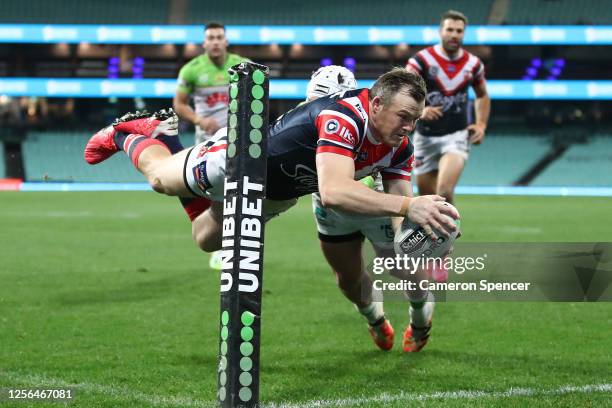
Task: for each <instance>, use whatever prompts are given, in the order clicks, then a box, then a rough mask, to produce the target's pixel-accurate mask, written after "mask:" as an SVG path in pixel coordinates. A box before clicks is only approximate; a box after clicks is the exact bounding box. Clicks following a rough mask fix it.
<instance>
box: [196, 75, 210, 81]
mask: <svg viewBox="0 0 612 408" xmlns="http://www.w3.org/2000/svg"><path fill="white" fill-rule="evenodd" d="M198 82H200V83H204V82H208V74H202V75H200V76H199V77H198Z"/></svg>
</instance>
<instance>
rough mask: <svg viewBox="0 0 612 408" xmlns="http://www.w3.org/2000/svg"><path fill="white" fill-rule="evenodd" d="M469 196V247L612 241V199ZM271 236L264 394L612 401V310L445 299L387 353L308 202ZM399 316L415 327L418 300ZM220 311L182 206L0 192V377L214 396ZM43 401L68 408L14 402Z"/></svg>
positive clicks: (132, 399)
mask: <svg viewBox="0 0 612 408" xmlns="http://www.w3.org/2000/svg"><path fill="white" fill-rule="evenodd" d="M457 204H458V207H459V209H460V210H461V212H462V217H463V221H462V227H463V232H464V236H463V238H462V239H464V240H466V241H543V242H550V241H560V242H564V241H567V242H572V241H585V242H590V241H612V231H611V229H610V214H611V212H610V209H611V208H612V199H603V198H602V199H595V198H588V199H586V198H584V199H582V198H528V197H459V199H458V203H457ZM266 232H267V234H266V254H265V255H266V256H265V279H264V299H263V314H262V349H261V356H262V366H261V372H262V375H261V399H262V401H263V402H264V403H266V404H268V405H273V406H274V405H277V406H280V405H289V404H293V405H294V406H296V407H306V406H313V407H314V406H345V407H352V406H364V407H383V406H385V407H386V406H392V407H405V406H409V405H411V406H412V405H419V406H453V407H454V406H456V407H463V406H482V407H491V406H554V407H562V406H567V407H570V406H571V407H576V406H580V407H582V406H606V405H607V406H611V405H612V403H611V402H610V401H611V400H612V353H611V350H612V304H610V303H543V302H540V303H492V302H488V303H442V304H439V305H438V307H437V310H436V315H435V319H434V328H433V332H432V338H431V341H430V343H429V344H428V346H427V347H426V348H425V349H424V350H423V352H421V353H417V354H413V355H407V354H403V353H401V352H400V351H399V349H400V347H399V344H396V348H395V349H394V350H393V351H391V352H388V353H384V352H380V351H378V350H377V349H375V347H374V345H373V343H372V342H371V340H370V338H369V335H368V334H367V331H366V326H365V323H364V321H363V320H362V319H361V317H359V316H358V315H357V313H356V312H355V310H354V309H353V307H352V305H351V304H349V303H348V302H347V301H345V300H344V298H343V297H342V295H341V294H340V292H339V291H338V289H337V288H336V286H335V281H334V278H333V276H332V274H331V273H330V271H329V269H328V267H327V266H326V264H325V261H324V259H323V257H322V255H321V254H320V251H319V248H318V241H317V238H316V232H315V226H314V222H313V219H312V214H311V210H310V202H309V200H308V199H307V200H302V201H301V202H300V203H299V205H298V206H297V207H296V208H294V209H292V210H291V211H290V212H289V213H287V214H285V215H283V216H282V217H280V218H279V219H276V220H274V221H272V222H271V223H270V224H269V225H268V227H267V231H266ZM386 312H387V315H388V316H389V318H390V319H391V321H392V322H393V323H394V326H395V329H396V332H399V333H398V334H399V335H401V331H402V330H403V327H404V326H405V325H406V324H407V311H406V305H405V304H402V303H399V302H395V303H389V304H388V305H387V306H386ZM218 321H219V277H218V272H213V271H211V270H209V269H208V267H207V256H206V255H205V254H203V253H201V252H200V251H199V250H198V249H197V248H196V247H195V245H194V244H192V242H191V233H190V225H189V223H188V221H187V219H186V217H185V216H184V214H183V213H182V211H181V210H180V209H179V206H178V202H177V201H176V200H174V199H171V198H167V197H162V196H158V195H155V194H152V193H1V194H0V388H2V387H11V388H32V387H46V388H49V387H53V388H58V387H65V386H69V385H70V386H72V387H73V388H74V389H75V390H76V394H75V400H74V402H73V403H72V404H70V405H69V406H78V407H183V406H188V407H199V406H210V405H211V404H213V402H214V401H215V399H216V397H215V393H216V381H217V376H216V368H217V367H216V364H217V352H218ZM397 340H398V343H399V338H398V339H397ZM597 385H600V387H599V388H597V387H589V386H597ZM30 405H31V406H34V407H43V406H58V405H57V404H53V403H48V404H43V403H30V404H28V403H27V402H18V403H13V405H11V403H9V402H2V401H0V407H4V406H15V407H25V406H30Z"/></svg>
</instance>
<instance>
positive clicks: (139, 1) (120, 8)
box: [0, 0, 169, 24]
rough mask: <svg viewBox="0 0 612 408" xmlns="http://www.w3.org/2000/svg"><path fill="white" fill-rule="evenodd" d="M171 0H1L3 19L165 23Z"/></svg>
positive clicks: (94, 22) (0, 7)
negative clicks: (60, 0)
mask: <svg viewBox="0 0 612 408" xmlns="http://www.w3.org/2000/svg"><path fill="white" fill-rule="evenodd" d="M168 9H169V0H130V1H124V0H104V1H97V0H94V1H92V0H63V1H62V2H61V4H58V2H56V1H49V0H29V1H13V0H11V1H0V23H21V24H25V23H30V24H35V23H38V24H165V23H167V18H168V17H167V16H168Z"/></svg>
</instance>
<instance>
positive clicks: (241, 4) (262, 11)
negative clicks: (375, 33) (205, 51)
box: [187, 0, 491, 25]
mask: <svg viewBox="0 0 612 408" xmlns="http://www.w3.org/2000/svg"><path fill="white" fill-rule="evenodd" d="M265 4H266V6H265V7H262V4H261V3H257V2H253V1H245V0H239V1H234V2H200V1H191V2H190V10H189V12H188V13H187V16H188V19H189V20H188V21H187V22H188V23H190V24H202V22H205V21H210V20H219V21H223V22H225V23H226V24H255V25H275V24H276V25H278V24H287V25H303V24H313V25H318V24H321V25H345V24H346V25H349V24H354V25H363V24H381V25H407V24H408V25H414V24H436V23H437V22H438V20H439V19H440V15H441V14H442V13H443V12H445V11H446V10H448V9H455V10H463V11H465V12H466V14H467V15H468V17H469V19H470V22H471V23H472V24H486V21H487V17H488V14H489V10H490V8H491V1H490V0H482V1H480V0H478V1H473V0H430V1H428V2H427V5H426V6H424V5H423V4H420V3H419V4H415V3H414V2H409V1H402V0H388V1H383V2H378V3H376V5H375V10H374V7H373V6H372V4H369V3H368V4H367V5H362V4H361V3H350V4H349V5H347V3H346V2H342V1H338V2H333V1H324V0H313V1H309V2H287V1H281V0H271V1H268V2H266V3H265Z"/></svg>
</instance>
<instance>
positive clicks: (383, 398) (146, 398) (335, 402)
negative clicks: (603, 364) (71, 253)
mask: <svg viewBox="0 0 612 408" xmlns="http://www.w3.org/2000/svg"><path fill="white" fill-rule="evenodd" d="M0 377H2V378H5V379H6V380H8V381H12V382H15V383H19V384H28V385H30V386H36V387H53V388H73V389H76V390H77V391H78V390H83V391H85V392H90V393H95V394H104V395H108V396H111V397H113V398H115V399H118V400H122V401H134V400H137V401H140V402H143V403H146V404H147V405H148V406H166V407H167V406H172V407H196V408H207V407H217V406H218V405H217V402H216V401H203V400H196V399H193V398H190V397H184V396H176V397H168V396H162V395H151V394H145V393H141V392H135V391H133V390H132V389H130V388H127V387H121V386H116V385H101V384H92V383H86V382H80V383H75V384H70V383H68V382H66V381H63V380H60V379H56V378H50V377H45V376H41V375H36V374H28V375H19V374H16V373H10V372H6V371H0ZM8 385H9V386H16V385H17V384H8ZM590 392H612V384H589V385H581V386H573V385H563V386H561V387H558V388H553V389H549V390H544V389H537V388H509V389H507V390H505V391H478V390H475V391H474V390H458V391H437V392H432V393H427V394H417V393H405V392H400V393H398V394H387V393H384V394H380V395H378V396H374V397H356V398H343V399H327V400H312V401H307V402H290V401H287V402H277V403H275V402H270V403H263V404H262V407H265V408H277V407H278V408H320V407H354V406H363V405H366V406H367V405H369V404H372V403H389V402H399V401H404V402H410V401H427V400H434V399H442V400H444V399H452V400H461V399H479V398H512V397H533V396H551V395H552V396H554V395H565V394H586V393H590ZM74 398H75V400H74V401H78V398H79V394H78V393H75V397H74Z"/></svg>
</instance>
